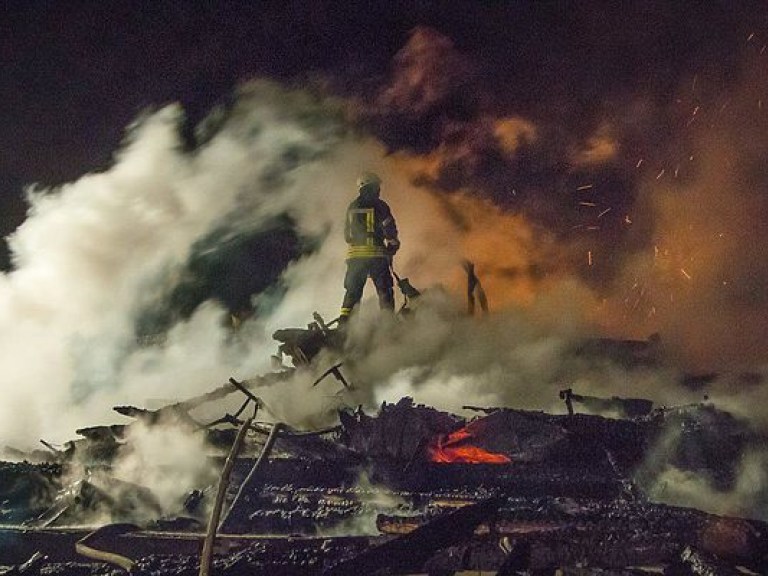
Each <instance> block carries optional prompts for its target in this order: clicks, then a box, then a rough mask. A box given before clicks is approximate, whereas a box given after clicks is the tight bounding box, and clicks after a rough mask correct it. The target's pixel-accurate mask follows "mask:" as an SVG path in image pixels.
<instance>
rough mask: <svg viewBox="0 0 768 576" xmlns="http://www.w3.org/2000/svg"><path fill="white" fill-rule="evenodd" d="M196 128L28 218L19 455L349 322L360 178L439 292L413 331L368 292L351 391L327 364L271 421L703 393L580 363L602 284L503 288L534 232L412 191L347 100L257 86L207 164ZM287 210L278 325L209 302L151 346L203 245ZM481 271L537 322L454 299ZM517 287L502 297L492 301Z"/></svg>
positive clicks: (1, 344) (285, 389)
mask: <svg viewBox="0 0 768 576" xmlns="http://www.w3.org/2000/svg"><path fill="white" fill-rule="evenodd" d="M182 116H183V112H182V110H180V109H179V108H178V107H177V106H171V107H168V108H165V109H163V110H160V111H159V112H156V113H154V114H152V115H149V116H148V117H147V118H145V119H144V120H143V121H142V122H141V123H140V124H139V125H138V126H137V127H136V128H134V130H133V132H132V134H131V139H130V142H128V144H127V145H126V147H125V148H124V149H123V150H121V151H120V153H119V154H118V155H117V156H116V161H115V165H114V166H113V167H112V168H111V169H109V170H107V171H105V172H103V173H98V174H88V175H86V176H84V177H82V178H81V179H79V180H78V181H76V182H73V183H71V184H68V185H65V186H63V187H61V188H60V189H58V190H45V191H37V192H35V193H32V194H31V195H30V202H31V207H30V212H29V217H28V218H27V220H26V221H25V223H24V224H23V225H22V226H21V227H20V228H19V230H18V231H17V232H16V233H15V234H14V236H13V238H12V239H11V243H10V245H11V248H12V250H13V257H14V263H15V267H16V268H15V270H14V271H13V272H11V273H8V274H5V275H3V276H2V277H0V393H2V397H3V400H4V401H3V403H2V404H0V438H2V440H3V443H5V444H10V445H18V446H21V447H25V446H27V447H28V446H30V445H31V444H33V443H35V442H36V440H37V439H38V438H45V439H47V440H52V441H56V442H62V441H64V440H67V439H70V438H71V437H72V433H73V431H74V430H75V429H76V428H79V427H82V426H87V425H95V424H99V423H112V422H114V420H115V418H116V416H115V415H114V414H113V413H112V412H111V410H110V408H111V406H113V405H116V404H131V403H133V404H137V405H140V406H142V405H146V403H147V402H148V400H150V399H156V400H157V399H163V400H168V401H171V400H174V399H183V398H187V397H190V396H194V395H196V394H199V393H202V392H207V391H209V390H211V389H212V388H214V387H216V386H218V385H220V384H222V383H224V382H226V381H227V380H228V378H229V377H231V376H234V377H235V378H237V379H245V378H249V377H252V376H254V375H257V374H260V373H262V372H265V371H267V370H268V369H269V367H268V363H269V356H270V354H271V353H272V352H273V351H274V349H275V347H276V343H274V342H273V341H272V340H271V334H272V332H273V331H274V330H275V329H277V328H282V327H291V326H294V327H302V326H304V325H305V324H306V323H307V322H308V321H310V320H311V318H312V313H313V312H314V311H318V312H320V313H321V314H322V315H323V316H324V317H325V318H326V319H331V318H334V317H335V316H336V314H337V312H338V306H339V304H340V301H341V297H342V295H343V287H342V279H343V276H344V262H343V254H344V244H343V235H342V233H341V227H342V224H343V213H344V209H345V207H346V204H347V203H348V202H349V201H350V200H351V198H352V196H353V194H354V190H353V188H352V183H353V182H354V180H355V177H356V175H357V173H359V172H360V171H361V170H374V171H376V172H378V173H380V174H381V176H382V177H383V179H384V185H383V190H382V195H383V197H384V198H385V199H386V200H387V201H388V202H389V203H390V205H391V206H392V208H393V212H394V213H395V215H396V217H397V219H398V223H399V226H400V229H401V240H402V242H403V249H402V251H401V253H400V254H399V255H398V257H397V258H396V261H395V263H396V266H397V268H398V271H399V272H400V273H401V275H403V276H409V277H410V278H411V280H412V281H413V283H414V284H415V285H416V286H419V287H421V288H424V287H430V290H429V291H427V293H426V294H425V296H424V297H423V300H422V302H421V303H420V304H419V307H420V309H419V310H418V313H417V314H415V315H414V316H413V317H412V318H411V319H410V320H409V323H408V325H407V328H406V329H403V326H401V325H399V324H398V323H397V322H396V321H395V320H394V319H387V318H381V317H380V316H378V311H377V310H376V305H375V303H374V299H372V298H367V299H366V301H364V303H363V306H362V309H361V310H360V313H359V315H358V316H357V317H356V318H354V319H353V322H352V323H351V326H350V331H351V338H350V342H349V346H348V350H347V353H348V356H347V360H346V363H345V365H344V367H343V371H344V373H345V375H346V376H347V377H348V378H349V379H350V380H351V381H352V383H353V384H354V389H353V390H352V391H346V390H341V387H340V385H339V384H338V383H336V382H333V381H332V382H333V383H332V384H328V383H327V382H324V383H322V384H320V385H318V386H317V387H315V388H311V387H310V384H311V382H312V381H313V380H314V379H315V378H316V377H317V376H318V375H319V373H320V372H322V370H324V369H325V368H326V367H328V366H330V365H331V363H332V362H335V361H337V360H338V359H337V358H334V357H330V356H322V357H320V358H319V362H318V363H317V365H316V367H315V368H313V369H310V370H301V371H297V372H296V374H295V375H294V376H293V377H292V378H291V379H290V380H289V381H287V382H282V383H280V384H277V385H275V386H272V387H270V388H268V389H263V390H259V391H258V394H259V395H261V396H263V397H264V400H265V402H266V405H267V407H268V408H269V409H270V411H271V416H272V417H273V418H274V419H276V420H283V421H287V422H289V423H290V424H294V425H299V426H307V427H312V426H320V425H323V424H325V423H329V421H330V420H332V419H333V417H334V415H333V409H335V408H336V407H338V406H340V405H352V406H355V405H357V404H363V405H364V406H366V407H369V408H370V407H374V406H376V405H377V404H378V403H380V402H381V401H382V400H389V401H395V400H397V399H399V398H400V397H401V396H403V395H412V396H414V397H415V398H416V400H417V401H419V402H424V403H428V404H432V405H435V406H436V407H438V408H443V409H446V410H460V409H461V407H462V406H464V405H467V404H472V405H480V406H483V405H494V406H498V405H504V406H511V407H519V408H533V409H550V410H555V411H560V412H562V411H564V407H563V406H562V404H561V402H560V400H559V399H558V395H557V393H558V391H559V390H560V389H562V388H567V387H573V388H574V389H575V391H577V392H579V393H587V394H588V393H590V392H592V393H599V394H601V395H615V394H619V395H627V396H647V397H651V398H653V399H654V400H656V401H657V402H659V403H666V404H675V403H684V402H686V401H694V400H695V399H696V398H695V397H694V398H691V397H690V395H688V396H686V395H685V394H684V393H682V392H680V390H679V388H677V387H676V386H675V384H674V379H675V376H676V375H675V373H674V372H672V371H670V372H664V371H655V370H635V371H627V370H625V369H623V368H620V367H618V366H616V365H615V364H613V363H611V362H608V361H604V362H600V363H595V362H592V361H589V360H586V359H584V358H578V357H575V356H573V355H571V354H570V353H568V350H569V346H570V344H571V343H572V341H573V338H574V337H575V336H580V335H583V334H584V333H585V331H586V330H587V328H585V320H584V318H583V317H582V315H581V310H583V309H584V306H583V303H584V301H585V300H588V299H589V298H590V295H589V291H588V290H586V289H585V288H584V287H583V286H581V285H579V283H578V282H577V281H576V280H573V279H570V280H568V281H563V280H564V279H563V278H558V279H557V281H556V282H553V283H552V284H551V285H547V284H546V283H542V285H540V286H536V287H534V288H536V290H533V289H532V287H531V286H529V285H525V284H523V285H517V286H515V284H514V282H510V281H509V280H507V279H504V278H503V274H502V272H503V271H504V269H505V263H511V266H507V268H508V269H509V268H516V267H517V268H519V267H521V266H524V265H525V263H526V262H527V260H528V255H529V254H530V253H534V252H536V253H538V251H540V250H541V248H540V247H539V246H538V244H537V242H536V240H537V239H538V237H536V236H534V235H533V234H531V233H530V231H529V230H527V229H526V227H525V224H524V222H522V221H521V220H520V219H515V218H509V217H506V216H505V215H504V214H501V213H500V212H499V211H498V210H493V209H492V208H491V207H489V206H488V205H487V204H483V203H480V204H477V203H474V204H473V202H472V200H471V198H470V197H469V195H462V194H457V195H455V196H453V197H450V198H445V197H442V198H441V197H438V196H437V195H435V194H433V193H431V192H430V191H429V190H428V189H424V188H420V187H417V186H415V185H413V184H412V182H411V179H410V175H411V172H410V170H409V159H408V158H404V157H403V156H399V157H398V156H387V155H386V151H385V150H384V148H383V147H382V146H381V145H380V144H378V143H377V142H375V141H373V140H370V139H361V138H359V137H354V136H353V135H351V134H350V133H348V132H346V131H345V126H344V123H343V121H342V120H340V118H339V116H338V113H337V110H336V109H335V108H334V106H333V105H331V104H329V103H327V102H323V101H318V100H316V99H314V98H313V97H311V96H309V95H307V94H304V93H300V92H291V91H287V90H284V89H282V88H279V87H277V86H275V85H272V84H268V83H257V84H253V85H250V86H248V87H245V88H243V89H242V91H241V93H240V95H239V98H238V100H237V102H236V104H235V106H234V108H233V110H232V111H231V112H230V114H229V116H228V118H227V120H226V122H225V123H224V125H223V126H222V127H221V129H220V130H219V131H218V132H216V133H215V134H214V135H213V137H212V138H211V139H210V140H209V141H208V142H207V143H206V144H205V145H204V146H202V147H201V148H200V149H198V150H197V151H195V152H194V153H188V152H184V151H183V149H182V145H181V142H180V140H179V135H178V134H179V130H178V127H179V122H180V121H181V120H182ZM280 214H288V215H290V216H291V218H292V219H293V221H294V222H295V224H296V227H297V232H298V234H299V235H301V236H303V237H308V238H313V239H314V240H316V241H317V242H318V245H317V248H316V249H315V250H314V251H313V252H312V253H310V254H308V255H306V256H303V257H302V258H301V259H300V260H298V261H296V262H294V263H293V264H291V265H290V266H289V267H288V269H287V270H285V272H284V273H283V276H282V278H281V280H282V282H283V283H284V285H285V293H284V294H283V295H282V297H281V298H280V300H279V302H277V303H276V304H273V306H272V307H271V308H270V309H269V313H268V314H263V315H262V316H261V317H260V318H257V319H254V320H251V321H249V322H247V323H246V325H245V326H244V328H243V329H242V330H241V331H240V332H239V333H238V335H237V338H233V337H232V334H231V332H230V331H229V330H227V329H225V328H224V327H223V318H224V317H225V310H224V309H223V308H222V306H220V305H219V304H217V303H215V302H212V301H210V302H206V303H204V304H203V305H201V306H200V307H199V308H198V309H197V310H196V312H195V313H194V314H193V315H192V316H191V317H190V318H188V319H185V320H184V321H182V322H180V323H177V324H176V325H175V326H173V327H172V328H171V329H170V330H169V331H168V334H167V337H166V339H165V342H164V344H163V345H162V346H155V347H147V348H141V347H138V346H137V345H136V341H135V340H136V322H137V318H138V317H139V316H140V314H141V313H142V311H143V310H145V309H146V308H147V307H149V306H151V305H153V304H156V303H157V302H158V301H160V300H161V299H162V297H163V296H164V295H166V294H167V293H168V291H169V289H170V288H172V287H173V286H174V285H175V283H176V282H178V278H179V275H180V273H181V271H182V270H183V269H184V265H185V263H186V262H187V261H188V259H189V257H190V255H191V252H192V250H193V247H194V246H195V245H196V243H197V242H199V241H200V240H201V239H203V238H206V237H207V236H208V235H210V234H211V232H212V231H215V230H222V229H223V230H225V231H226V232H227V233H228V234H229V235H230V236H236V235H238V234H248V233H253V232H254V231H258V230H259V229H260V227H262V226H265V225H267V223H269V222H270V220H271V219H272V218H274V217H275V216H277V215H280ZM457 214H460V216H457ZM500 247H503V248H504V250H499V248H500ZM538 256H539V257H540V256H541V254H538ZM464 258H469V259H472V260H474V261H476V262H479V264H480V267H479V269H478V272H479V273H480V275H481V278H483V265H484V264H485V265H487V266H488V267H491V269H493V270H495V271H497V272H498V274H497V275H496V281H497V282H498V283H497V284H494V283H493V282H489V283H488V284H487V285H488V286H490V287H491V291H490V292H489V294H490V297H491V302H492V305H493V304H494V303H495V302H496V300H494V297H495V296H498V299H499V301H504V302H509V301H510V299H511V296H510V295H517V294H522V295H523V296H524V299H527V305H526V309H525V312H523V311H522V309H520V308H518V309H515V308H512V309H510V310H507V311H504V312H499V313H494V314H491V315H490V316H488V317H486V318H484V319H482V321H478V320H476V319H471V318H468V317H467V316H466V315H465V314H464V310H463V307H464V304H463V302H461V301H460V300H457V297H456V295H455V294H458V293H460V292H459V290H460V288H461V287H462V284H461V283H462V282H463V277H462V272H461V268H460V266H459V263H460V262H461V261H462V259H464ZM491 280H493V279H491ZM510 284H511V285H512V286H513V289H512V290H511V291H510V292H509V293H507V294H505V295H500V294H499V293H498V292H494V291H493V288H494V287H495V286H499V287H501V286H503V285H510ZM535 291H538V292H537V293H536V294H535V295H534V296H532V295H531V292H535ZM367 294H369V295H370V292H369V293H367ZM603 393H605V394H603ZM141 438H142V439H143V437H141ZM165 444H167V445H168V446H167V447H168V448H170V447H171V446H170V445H171V444H172V443H170V442H166V443H165ZM138 446H139V447H141V446H144V447H145V448H146V450H145V452H146V454H144V455H142V452H141V450H139V451H138V452H136V453H134V457H135V462H142V461H149V460H156V459H159V458H161V456H159V455H158V454H156V453H153V450H154V449H155V448H156V447H157V444H153V443H151V442H149V443H147V442H144V441H142V442H138ZM142 458H143V460H142ZM160 484H162V482H160ZM158 489H159V490H160V491H161V492H164V491H165V487H163V486H159V488H158ZM175 496H177V495H175Z"/></svg>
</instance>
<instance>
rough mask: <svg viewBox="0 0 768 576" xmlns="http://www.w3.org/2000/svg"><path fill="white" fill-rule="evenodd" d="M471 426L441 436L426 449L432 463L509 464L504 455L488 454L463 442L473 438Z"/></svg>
mask: <svg viewBox="0 0 768 576" xmlns="http://www.w3.org/2000/svg"><path fill="white" fill-rule="evenodd" d="M471 428H472V424H469V425H467V426H465V427H464V428H460V429H459V430H456V431H455V432H452V433H450V434H448V435H444V434H441V435H440V436H438V437H437V439H436V440H435V441H434V443H433V444H431V445H430V446H428V447H427V454H428V455H429V459H430V461H432V462H440V463H444V464H447V463H462V464H509V463H510V462H511V461H512V460H510V459H509V457H507V456H505V455H504V454H497V453H494V452H488V451H487V450H485V449H483V448H479V447H477V446H473V445H471V444H469V443H467V442H465V441H466V440H467V439H469V438H473V437H474V434H473V431H472V429H471Z"/></svg>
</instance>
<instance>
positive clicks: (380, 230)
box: [344, 192, 400, 260]
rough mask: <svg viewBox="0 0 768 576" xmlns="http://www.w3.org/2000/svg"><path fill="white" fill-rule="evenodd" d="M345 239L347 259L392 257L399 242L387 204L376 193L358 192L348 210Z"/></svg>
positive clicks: (395, 225) (393, 219) (395, 226)
mask: <svg viewBox="0 0 768 576" xmlns="http://www.w3.org/2000/svg"><path fill="white" fill-rule="evenodd" d="M344 239H345V240H346V241H347V244H348V246H349V247H348V249H347V260H350V259H355V258H376V257H386V256H391V255H392V254H393V250H396V249H397V247H399V245H400V241H399V240H398V238H397V224H396V223H395V218H394V216H392V211H391V210H390V209H389V205H388V204H387V203H386V202H384V200H382V199H380V198H379V197H378V195H377V194H375V193H369V194H367V193H365V192H361V193H360V195H359V196H358V197H357V198H355V200H353V201H352V203H351V204H350V205H349V208H347V220H346V222H345V225H344Z"/></svg>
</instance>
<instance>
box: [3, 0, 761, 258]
mask: <svg viewBox="0 0 768 576" xmlns="http://www.w3.org/2000/svg"><path fill="white" fill-rule="evenodd" d="M766 18H767V16H766V10H765V6H764V4H763V3H761V2H754V3H745V2H646V1H641V2H604V3H601V2H455V1H452V2H429V1H422V2H378V3H346V2H326V1H315V0H313V1H292V2H282V1H281V2H211V3H207V2H206V3H203V2H201V3H196V2H162V1H160V2H154V1H153V2H132V1H131V2H128V1H119V0H112V1H110V2H78V1H68V2H56V1H48V2H46V1H39V0H33V1H28V2H4V3H3V4H2V8H0V60H1V61H2V65H3V72H2V77H0V101H2V106H1V107H0V127H1V130H0V139H2V141H1V148H0V150H2V154H1V155H0V202H1V205H2V224H1V225H0V233H1V234H2V235H3V236H5V235H7V234H9V233H10V232H12V231H13V230H14V229H15V227H16V226H17V225H18V224H19V223H20V222H21V221H22V220H23V218H24V211H25V208H24V205H23V203H22V202H20V201H19V198H20V197H21V196H22V188H23V187H24V186H26V185H28V184H31V183H41V184H44V185H55V184H59V183H63V182H67V181H71V180H73V179H76V178H77V177H78V176H80V175H82V174H83V173H85V172H87V171H92V170H98V169H100V168H104V167H105V166H108V165H109V163H110V159H111V157H112V154H113V153H114V151H115V149H116V148H117V147H118V146H119V144H120V141H121V138H122V136H123V134H124V130H125V127H126V126H127V125H128V124H129V123H130V122H131V121H132V120H133V119H134V118H135V117H136V116H137V115H138V114H139V113H140V112H141V111H142V110H145V109H146V108H147V107H157V106H160V105H162V104H165V103H168V102H173V101H179V102H181V103H183V105H184V107H185V110H186V112H187V114H188V116H189V118H190V120H191V122H193V123H194V122H195V121H197V120H199V119H200V118H201V117H202V116H203V115H204V114H205V113H206V112H207V111H208V110H209V109H210V107H211V106H213V105H214V104H216V103H218V102H221V101H222V100H224V99H226V98H227V96H228V95H229V94H230V93H231V91H232V89H233V88H234V87H235V86H236V85H237V84H238V82H241V81H243V80H247V79H249V78H252V77H257V76H266V77H271V78H277V79H280V80H284V81H286V82H293V83H296V84H298V85H301V83H302V81H303V80H304V79H306V78H308V77H316V76H318V75H320V76H322V77H323V78H324V79H325V80H326V81H327V82H328V84H329V85H330V87H331V90H332V91H334V92H335V93H338V94H345V95H350V94H353V95H357V96H360V97H362V98H364V99H366V101H367V102H370V103H373V102H375V99H376V92H377V91H379V90H381V88H382V86H383V85H384V84H385V83H386V78H387V76H388V75H389V74H390V72H391V69H392V65H393V58H394V57H395V55H396V54H397V52H398V50H400V49H401V48H403V46H404V45H405V44H406V42H407V40H408V37H409V34H410V33H411V32H412V30H413V29H414V28H416V27H419V26H422V27H428V28H430V29H431V30H433V31H435V32H437V33H439V34H441V35H442V36H443V37H444V38H446V39H449V40H450V42H452V44H453V47H454V49H455V51H456V54H457V55H460V56H458V57H460V59H461V62H460V63H459V64H460V65H463V66H464V70H461V71H459V70H458V69H457V68H454V69H453V70H452V71H453V72H454V73H455V74H457V75H459V74H461V75H462V77H461V78H460V79H459V78H457V79H456V82H455V85H454V86H453V87H450V88H451V90H449V91H452V93H449V94H447V96H445V97H444V98H443V97H441V98H440V99H438V101H436V102H434V103H433V105H432V106H430V107H428V108H427V109H424V110H420V111H417V112H414V113H413V114H405V115H403V114H395V113H394V112H393V111H391V110H387V109H386V108H384V109H381V110H378V111H377V116H376V118H375V119H374V120H376V121H375V122H373V123H372V124H373V126H374V129H375V130H378V131H379V133H380V134H381V136H382V138H383V139H385V141H387V142H388V143H389V144H391V146H392V147H394V148H397V147H408V146H413V147H417V148H421V149H424V148H429V147H431V146H435V145H436V144H437V142H438V140H439V139H440V138H441V136H440V135H439V134H438V131H437V130H436V129H435V126H436V124H437V123H439V122H443V121H444V120H445V118H458V119H468V118H471V117H472V116H476V115H478V114H480V113H482V110H483V109H485V108H494V109H504V110H506V111H509V112H513V113H517V114H526V115H530V116H532V117H534V118H535V117H537V116H546V117H547V118H550V119H552V118H554V119H557V121H558V122H560V123H562V125H563V126H564V127H565V128H567V129H568V130H576V131H585V132H587V131H589V130H590V129H592V127H593V123H594V122H595V117H596V115H598V114H600V113H602V111H604V110H605V109H606V107H608V108H610V107H611V106H612V105H615V104H617V103H618V102H620V101H622V100H623V99H626V98H628V97H630V96H631V95H632V94H633V93H640V92H641V93H642V94H644V95H650V96H651V97H652V98H653V99H654V100H655V101H657V102H659V103H660V104H664V103H665V102H666V101H668V100H670V99H671V98H674V97H675V95H676V91H677V89H678V87H679V82H680V81H681V79H682V78H684V77H686V76H689V75H690V76H693V75H694V74H698V75H699V79H700V82H702V83H703V82H704V81H705V80H706V81H708V82H710V83H712V84H720V85H722V86H723V87H725V85H727V83H728V82H729V81H730V80H731V79H732V78H733V77H735V76H736V75H737V74H738V73H739V66H740V58H741V55H742V52H743V51H744V49H745V43H744V40H745V39H746V38H747V37H748V35H749V34H750V33H752V32H756V31H757V32H758V33H759V31H760V29H761V28H762V29H765V24H766ZM763 38H765V37H764V36H763ZM661 136H662V137H663V135H661ZM3 265H4V267H7V257H6V256H3Z"/></svg>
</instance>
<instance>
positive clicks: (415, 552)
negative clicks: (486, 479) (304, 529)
mask: <svg viewBox="0 0 768 576" xmlns="http://www.w3.org/2000/svg"><path fill="white" fill-rule="evenodd" d="M502 503H503V499H502V498H498V497H492V498H488V499H486V500H484V501H482V502H478V503H477V504H473V505H471V506H466V507H465V508H460V509H459V510H457V511H455V512H452V513H450V514H445V515H443V516H438V517H437V518H435V519H434V520H432V521H431V522H430V523H429V524H427V525H425V526H422V527H420V528H417V529H416V530H414V531H413V532H411V533H410V534H406V535H404V536H401V537H400V538H397V539H395V540H392V541H390V542H387V543H385V544H382V545H380V546H376V547H374V548H371V549H369V550H366V551H365V552H363V553H361V554H359V555H357V556H355V557H354V558H351V559H350V560H347V561H344V562H341V563H339V564H336V565H335V566H332V567H331V568H329V569H328V570H326V571H325V572H323V574H324V575H325V576H359V575H360V574H370V573H374V572H376V571H377V570H383V569H387V570H389V571H390V573H396V574H397V573H408V572H409V571H410V572H418V571H419V570H420V569H421V568H422V566H423V565H424V563H425V562H426V561H427V560H428V559H429V558H430V557H431V556H432V555H433V554H434V553H435V552H436V551H437V550H440V549H441V548H446V547H448V546H451V545H453V544H456V543H458V542H461V541H463V540H466V539H470V538H472V535H473V533H474V530H475V527H476V526H477V525H478V524H480V523H481V522H482V521H483V520H487V519H488V518H489V517H490V516H492V515H493V514H495V513H496V511H497V510H498V508H499V507H500V506H501V504H502Z"/></svg>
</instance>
